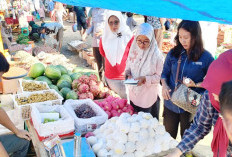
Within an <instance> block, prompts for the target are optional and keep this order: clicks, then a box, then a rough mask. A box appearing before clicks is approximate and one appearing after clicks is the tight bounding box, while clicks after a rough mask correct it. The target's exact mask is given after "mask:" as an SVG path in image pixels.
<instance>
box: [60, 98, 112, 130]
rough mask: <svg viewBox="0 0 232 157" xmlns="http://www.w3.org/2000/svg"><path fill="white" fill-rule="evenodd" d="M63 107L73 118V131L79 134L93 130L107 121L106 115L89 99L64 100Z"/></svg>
mask: <svg viewBox="0 0 232 157" xmlns="http://www.w3.org/2000/svg"><path fill="white" fill-rule="evenodd" d="M64 107H65V108H66V109H67V111H68V112H69V113H70V115H71V116H72V117H73V118H74V121H75V129H76V130H77V131H78V132H80V133H86V132H90V131H93V130H95V129H96V128H98V127H99V126H100V125H101V124H103V123H104V122H105V121H106V120H107V119H108V116H107V114H106V113H105V112H104V111H103V110H102V109H101V108H100V107H99V106H98V105H97V104H95V103H94V102H93V101H92V100H91V99H83V100H66V101H65V103H64Z"/></svg>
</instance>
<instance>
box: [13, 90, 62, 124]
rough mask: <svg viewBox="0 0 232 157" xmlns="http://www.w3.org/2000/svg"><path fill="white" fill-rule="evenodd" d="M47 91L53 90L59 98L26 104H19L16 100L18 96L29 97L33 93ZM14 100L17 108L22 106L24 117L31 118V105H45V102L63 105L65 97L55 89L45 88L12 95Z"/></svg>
mask: <svg viewBox="0 0 232 157" xmlns="http://www.w3.org/2000/svg"><path fill="white" fill-rule="evenodd" d="M45 92H51V93H53V94H55V95H56V96H57V97H58V99H56V100H49V101H44V102H35V103H31V104H24V105H19V104H18V102H17V101H16V98H21V97H29V96H30V95H32V94H42V93H45ZM12 99H13V102H14V107H15V108H20V109H21V112H22V117H23V119H25V120H26V119H29V118H30V117H29V116H30V111H31V106H32V105H37V104H38V105H43V104H47V105H51V106H52V105H62V101H63V97H62V96H61V95H60V94H58V93H57V92H56V91H55V90H54V89H50V90H44V91H36V92H30V93H21V94H16V95H13V96H12Z"/></svg>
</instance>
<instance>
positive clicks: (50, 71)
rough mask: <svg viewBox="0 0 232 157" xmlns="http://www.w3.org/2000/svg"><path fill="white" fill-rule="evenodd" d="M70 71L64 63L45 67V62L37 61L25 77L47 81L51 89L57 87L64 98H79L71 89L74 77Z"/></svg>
mask: <svg viewBox="0 0 232 157" xmlns="http://www.w3.org/2000/svg"><path fill="white" fill-rule="evenodd" d="M68 73H70V72H69V71H68V70H67V69H66V68H65V67H64V66H62V65H57V66H54V65H50V66H47V67H46V68H45V66H44V65H43V64H41V63H36V64H34V65H33V66H32V67H31V68H30V71H29V73H28V76H27V77H25V78H24V79H26V80H36V81H43V82H46V83H47V84H48V86H49V87H50V89H55V90H56V91H57V92H58V93H59V94H60V95H61V96H63V97H64V98H67V99H77V98H78V97H77V94H76V93H75V92H74V91H72V90H71V87H72V86H71V85H72V79H71V75H70V74H68ZM63 88H64V89H63Z"/></svg>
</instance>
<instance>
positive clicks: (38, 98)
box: [16, 92, 58, 105]
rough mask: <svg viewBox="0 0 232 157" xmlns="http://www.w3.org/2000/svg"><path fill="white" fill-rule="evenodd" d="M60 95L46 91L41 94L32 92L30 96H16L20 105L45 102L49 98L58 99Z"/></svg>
mask: <svg viewBox="0 0 232 157" xmlns="http://www.w3.org/2000/svg"><path fill="white" fill-rule="evenodd" d="M57 99H58V97H57V96H56V95H55V94H54V93H52V92H44V93H41V94H31V95H30V96H28V97H16V102H17V103H18V105H25V104H32V103H36V102H44V101H49V100H57Z"/></svg>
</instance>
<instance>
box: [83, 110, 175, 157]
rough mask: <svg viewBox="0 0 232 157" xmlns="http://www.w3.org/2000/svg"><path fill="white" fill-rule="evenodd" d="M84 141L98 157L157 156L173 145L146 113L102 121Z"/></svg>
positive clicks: (154, 119) (125, 114)
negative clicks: (92, 134) (103, 122)
mask: <svg viewBox="0 0 232 157" xmlns="http://www.w3.org/2000/svg"><path fill="white" fill-rule="evenodd" d="M93 133H94V135H95V136H90V137H88V138H87V141H88V142H89V144H90V145H91V146H92V149H93V151H94V152H95V153H96V154H97V156H98V157H105V156H126V157H143V156H149V155H152V154H159V153H160V152H162V151H168V150H170V149H173V148H175V147H176V146H177V144H178V142H177V141H176V140H174V139H173V138H172V137H171V136H170V134H169V133H167V132H166V131H165V127H164V126H163V125H161V124H159V122H158V120H157V119H156V118H153V117H152V115H151V114H150V113H144V112H139V113H138V114H133V115H132V116H131V115H130V114H128V113H123V114H121V116H120V117H113V118H111V119H109V120H107V121H106V122H105V124H103V125H102V126H101V127H100V128H98V129H96V130H95V131H94V132H93Z"/></svg>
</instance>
